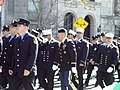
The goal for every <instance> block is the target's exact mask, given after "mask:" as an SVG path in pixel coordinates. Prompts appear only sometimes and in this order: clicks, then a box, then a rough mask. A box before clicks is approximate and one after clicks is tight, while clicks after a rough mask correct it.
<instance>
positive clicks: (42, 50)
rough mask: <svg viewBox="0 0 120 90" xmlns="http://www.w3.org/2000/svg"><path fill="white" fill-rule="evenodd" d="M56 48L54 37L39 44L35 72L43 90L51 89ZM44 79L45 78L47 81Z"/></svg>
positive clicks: (56, 43)
mask: <svg viewBox="0 0 120 90" xmlns="http://www.w3.org/2000/svg"><path fill="white" fill-rule="evenodd" d="M57 50H58V42H57V41H56V40H54V39H52V40H51V41H49V42H46V43H42V42H41V43H40V44H39V51H38V57H37V74H38V79H39V83H40V85H41V87H43V88H44V89H45V90H53V86H54V81H53V80H54V71H53V69H52V66H53V64H55V63H56V59H57ZM45 79H47V81H46V80H45Z"/></svg>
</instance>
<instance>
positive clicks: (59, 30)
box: [58, 28, 67, 33]
mask: <svg viewBox="0 0 120 90" xmlns="http://www.w3.org/2000/svg"><path fill="white" fill-rule="evenodd" d="M58 33H67V30H66V29H65V28H59V29H58Z"/></svg>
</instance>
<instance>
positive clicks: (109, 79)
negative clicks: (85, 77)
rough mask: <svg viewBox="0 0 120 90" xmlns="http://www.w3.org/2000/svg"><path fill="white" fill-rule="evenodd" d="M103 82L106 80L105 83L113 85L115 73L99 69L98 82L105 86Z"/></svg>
mask: <svg viewBox="0 0 120 90" xmlns="http://www.w3.org/2000/svg"><path fill="white" fill-rule="evenodd" d="M103 82H105V85H106V86H108V85H111V84H112V83H113V82H114V78H113V73H107V72H102V71H98V84H99V85H100V86H101V88H104V87H105V86H103Z"/></svg>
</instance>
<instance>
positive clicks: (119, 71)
mask: <svg viewBox="0 0 120 90" xmlns="http://www.w3.org/2000/svg"><path fill="white" fill-rule="evenodd" d="M119 65H120V64H119V63H118V64H117V65H116V70H117V72H118V79H119V81H120V70H119V69H118V67H119Z"/></svg>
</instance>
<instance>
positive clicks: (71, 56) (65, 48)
mask: <svg viewBox="0 0 120 90" xmlns="http://www.w3.org/2000/svg"><path fill="white" fill-rule="evenodd" d="M75 51H76V50H75V45H74V43H73V42H72V41H69V40H68V39H65V41H64V42H61V44H60V47H59V55H58V63H59V65H60V80H61V90H67V87H68V90H75V89H74V88H75V87H74V86H73V85H72V82H71V80H70V77H71V73H70V70H71V68H72V63H73V62H75V57H76V53H75Z"/></svg>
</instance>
